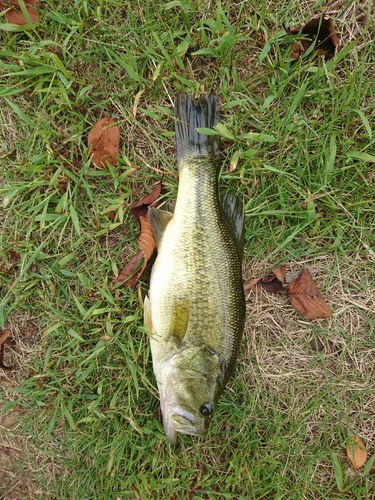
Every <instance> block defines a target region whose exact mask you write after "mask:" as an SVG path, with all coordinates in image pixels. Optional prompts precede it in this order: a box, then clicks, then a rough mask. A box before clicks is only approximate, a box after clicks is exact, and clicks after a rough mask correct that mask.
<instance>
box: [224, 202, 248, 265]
mask: <svg viewBox="0 0 375 500" xmlns="http://www.w3.org/2000/svg"><path fill="white" fill-rule="evenodd" d="M220 206H221V212H222V217H223V219H224V221H225V222H226V224H227V226H228V228H229V230H230V232H231V234H232V236H233V239H234V243H235V245H236V248H237V251H238V255H239V257H240V259H241V260H242V257H243V250H244V244H245V240H244V210H243V203H242V200H241V199H240V198H239V197H238V196H237V195H236V194H234V193H231V192H227V193H224V194H222V195H220Z"/></svg>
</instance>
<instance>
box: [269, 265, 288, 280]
mask: <svg viewBox="0 0 375 500" xmlns="http://www.w3.org/2000/svg"><path fill="white" fill-rule="evenodd" d="M272 272H273V274H274V275H275V276H276V278H277V279H278V280H279V281H280V283H281V284H282V285H283V284H284V278H285V272H286V266H281V267H273V268H272Z"/></svg>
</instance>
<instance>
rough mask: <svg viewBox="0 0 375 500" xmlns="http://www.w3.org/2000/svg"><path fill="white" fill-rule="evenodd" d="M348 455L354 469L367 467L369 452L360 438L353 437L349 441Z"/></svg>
mask: <svg viewBox="0 0 375 500" xmlns="http://www.w3.org/2000/svg"><path fill="white" fill-rule="evenodd" d="M346 454H347V455H348V458H349V460H350V461H351V463H352V465H353V469H359V468H360V467H362V466H363V465H365V463H366V460H367V450H366V446H365V445H364V443H363V441H362V439H361V438H360V437H358V436H354V435H353V436H351V437H350V438H349V439H348V444H347V447H346Z"/></svg>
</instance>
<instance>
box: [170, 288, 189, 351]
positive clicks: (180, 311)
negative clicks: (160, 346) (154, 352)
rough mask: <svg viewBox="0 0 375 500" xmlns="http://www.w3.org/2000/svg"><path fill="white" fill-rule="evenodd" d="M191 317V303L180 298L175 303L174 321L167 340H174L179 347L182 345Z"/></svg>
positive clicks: (173, 310)
mask: <svg viewBox="0 0 375 500" xmlns="http://www.w3.org/2000/svg"><path fill="white" fill-rule="evenodd" d="M189 317H190V301H189V299H186V298H178V299H176V300H175V301H174V302H173V309H172V321H171V325H170V328H169V332H168V335H167V340H173V342H175V343H176V345H177V347H179V346H180V345H181V342H182V341H183V340H184V337H185V335H186V331H187V327H188V323H189Z"/></svg>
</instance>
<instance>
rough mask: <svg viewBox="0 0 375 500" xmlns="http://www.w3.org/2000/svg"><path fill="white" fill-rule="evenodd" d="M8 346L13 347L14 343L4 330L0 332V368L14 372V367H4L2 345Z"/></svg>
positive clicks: (8, 331) (8, 333)
mask: <svg viewBox="0 0 375 500" xmlns="http://www.w3.org/2000/svg"><path fill="white" fill-rule="evenodd" d="M5 344H10V345H14V344H15V342H14V340H13V339H12V337H11V336H10V330H4V331H1V332H0V368H2V369H3V370H15V368H16V367H15V366H6V365H4V345H5Z"/></svg>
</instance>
